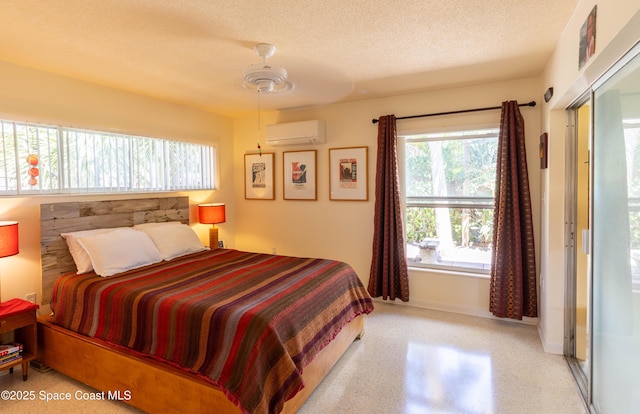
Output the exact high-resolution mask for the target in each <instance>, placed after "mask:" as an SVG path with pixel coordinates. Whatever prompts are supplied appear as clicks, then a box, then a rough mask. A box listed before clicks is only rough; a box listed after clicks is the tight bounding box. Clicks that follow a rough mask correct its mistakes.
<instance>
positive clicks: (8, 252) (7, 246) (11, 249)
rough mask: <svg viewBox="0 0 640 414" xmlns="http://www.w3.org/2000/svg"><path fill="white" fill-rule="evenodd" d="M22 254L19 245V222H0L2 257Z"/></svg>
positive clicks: (0, 251)
mask: <svg viewBox="0 0 640 414" xmlns="http://www.w3.org/2000/svg"><path fill="white" fill-rule="evenodd" d="M18 253H20V246H19V245H18V222H17V221H0V257H6V256H13V255H14V254H18Z"/></svg>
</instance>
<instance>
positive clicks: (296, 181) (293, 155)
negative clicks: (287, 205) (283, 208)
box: [282, 150, 318, 200]
mask: <svg viewBox="0 0 640 414" xmlns="http://www.w3.org/2000/svg"><path fill="white" fill-rule="evenodd" d="M317 154H318V151H316V150H303V151H284V152H283V153H282V177H283V198H284V199H285V200H317V199H318V192H317V187H316V178H317V171H316V159H317Z"/></svg>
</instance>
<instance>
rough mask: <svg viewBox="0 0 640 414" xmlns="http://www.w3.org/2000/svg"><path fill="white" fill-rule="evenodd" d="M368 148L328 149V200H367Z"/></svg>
mask: <svg viewBox="0 0 640 414" xmlns="http://www.w3.org/2000/svg"><path fill="white" fill-rule="evenodd" d="M368 157H369V147H345V148H330V149H329V199H330V200H334V201H368V200H369V165H368V164H369V163H368Z"/></svg>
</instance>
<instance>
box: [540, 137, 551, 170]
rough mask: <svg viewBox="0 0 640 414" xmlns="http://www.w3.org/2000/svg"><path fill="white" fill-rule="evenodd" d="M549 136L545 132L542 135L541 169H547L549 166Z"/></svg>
mask: <svg viewBox="0 0 640 414" xmlns="http://www.w3.org/2000/svg"><path fill="white" fill-rule="evenodd" d="M548 150H549V135H548V134H547V133H546V132H545V133H544V134H542V135H540V168H541V169H545V168H547V165H548V153H547V151H548Z"/></svg>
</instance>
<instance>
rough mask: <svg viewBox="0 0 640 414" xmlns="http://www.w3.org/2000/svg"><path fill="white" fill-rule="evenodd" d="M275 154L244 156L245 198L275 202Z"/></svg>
mask: <svg viewBox="0 0 640 414" xmlns="http://www.w3.org/2000/svg"><path fill="white" fill-rule="evenodd" d="M273 159H274V154H273V152H263V153H262V155H260V154H244V198H245V199H246V200H274V199H275V192H274V185H273V183H274V169H273Z"/></svg>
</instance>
